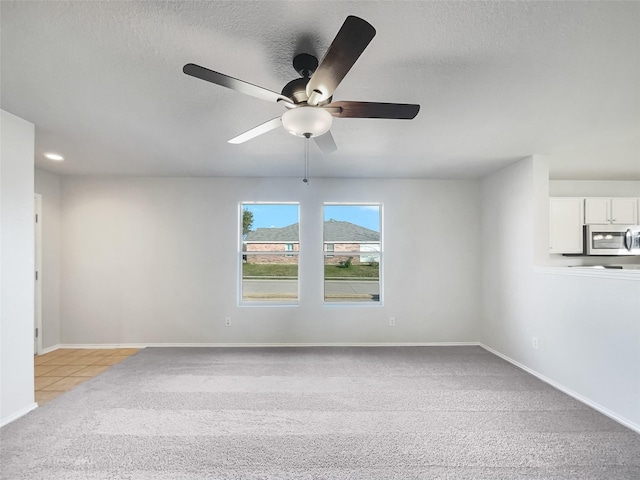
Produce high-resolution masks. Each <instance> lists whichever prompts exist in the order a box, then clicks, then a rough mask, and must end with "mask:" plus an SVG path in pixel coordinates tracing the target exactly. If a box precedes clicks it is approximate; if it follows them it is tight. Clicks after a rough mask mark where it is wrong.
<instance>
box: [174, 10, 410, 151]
mask: <svg viewBox="0 0 640 480" xmlns="http://www.w3.org/2000/svg"><path fill="white" fill-rule="evenodd" d="M375 34H376V30H375V28H373V26H372V25H371V24H369V23H368V22H367V21H365V20H363V19H361V18H359V17H355V16H352V15H350V16H348V17H347V19H346V20H345V21H344V23H343V24H342V27H341V28H340V30H339V31H338V34H337V35H336V37H335V38H334V39H333V42H332V43H331V45H330V46H329V49H328V50H327V52H326V53H325V55H324V57H323V59H322V60H321V61H320V62H318V59H317V58H316V57H314V56H313V55H309V54H306V53H302V54H299V55H296V57H295V58H294V59H293V67H294V69H295V70H296V71H297V72H298V73H299V74H300V75H301V76H302V78H296V79H294V80H292V81H290V82H289V83H287V84H286V85H285V86H284V88H283V89H282V92H281V93H276V92H273V91H271V90H268V89H266V88H263V87H259V86H257V85H253V84H251V83H248V82H245V81H243V80H238V79H237V78H233V77H230V76H228V75H225V74H223V73H219V72H214V71H213V70H209V69H208V68H204V67H201V66H199V65H195V64H193V63H188V64H187V65H185V66H184V67H183V69H182V71H183V72H184V73H185V74H187V75H191V76H192V77H196V78H199V79H201V80H205V81H207V82H211V83H215V84H216V85H220V86H222V87H227V88H230V89H232V90H235V91H237V92H240V93H244V94H246V95H251V96H253V97H256V98H260V99H262V100H266V101H269V102H276V103H281V104H283V105H284V106H285V107H286V108H287V111H286V112H285V113H284V114H283V115H282V117H277V118H274V119H272V120H269V121H268V122H265V123H263V124H261V125H258V126H257V127H254V128H252V129H251V130H248V131H246V132H244V133H242V134H240V135H238V136H236V137H234V138H232V139H231V140H229V143H234V144H239V143H244V142H246V141H247V140H251V139H252V138H255V137H257V136H259V135H262V134H264V133H267V132H269V131H271V130H273V129H275V128H278V127H279V126H280V125H282V126H283V127H284V128H285V130H286V131H287V132H289V133H290V134H292V135H295V136H297V137H306V138H307V139H309V138H312V139H313V140H314V141H315V143H316V145H317V146H318V148H319V149H320V151H322V152H323V153H324V154H328V153H331V152H333V151H335V150H336V148H337V147H336V144H335V141H334V140H333V136H332V135H331V132H330V131H329V129H330V128H331V124H332V121H333V117H339V118H385V119H405V120H410V119H413V118H415V116H416V115H417V114H418V112H419V110H420V105H414V104H403V103H379V102H353V101H344V100H343V101H339V102H334V103H332V98H333V93H334V91H335V89H336V87H337V86H338V85H339V84H340V82H341V81H342V79H343V78H344V77H345V76H346V74H347V73H348V72H349V70H351V67H352V66H353V65H354V63H355V62H356V60H357V59H358V58H359V57H360V55H361V54H362V52H364V50H365V48H367V46H368V45H369V43H370V42H371V40H373V37H374V36H375Z"/></svg>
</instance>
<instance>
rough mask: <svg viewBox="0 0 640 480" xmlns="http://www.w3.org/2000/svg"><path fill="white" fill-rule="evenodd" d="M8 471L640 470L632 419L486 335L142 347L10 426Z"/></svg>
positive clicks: (84, 474) (454, 473)
mask: <svg viewBox="0 0 640 480" xmlns="http://www.w3.org/2000/svg"><path fill="white" fill-rule="evenodd" d="M0 435H1V461H2V464H1V470H0V473H1V478H2V479H6V480H9V479H10V480H13V479H47V480H49V479H65V480H69V479H175V480H180V479H194V480H195V479H225V480H227V479H229V480H230V479H251V480H266V479H287V480H293V479H295V480H302V479H305V480H308V479H327V480H329V479H355V480H365V479H366V480H377V479H380V480H385V479H403V480H404V479H439V478H442V479H473V480H479V479H580V480H587V479H603V480H605V479H606V480H615V479H640V435H638V434H636V433H634V432H632V431H631V430H628V429H626V428H624V427H622V426H621V425H619V424H617V423H616V422H614V421H612V420H610V419H608V418H606V417H605V416H603V415H601V414H599V413H597V412H595V411H593V410H592V409H590V408H588V407H586V406H584V405H583V404H581V403H579V402H577V401H576V400H574V399H572V398H570V397H568V396H566V395H564V394H562V393H560V392H558V391H557V390H555V389H553V388H551V387H549V386H548V385H546V384H544V383H542V382H541V381H539V380H537V379H536V378H534V377H532V376H531V375H529V374H527V373H525V372H523V371H521V370H519V369H517V368H516V367H514V366H512V365H510V364H509V363H507V362H505V361H503V360H502V359H500V358H498V357H496V356H495V355H492V354H491V353H489V352H486V351H485V350H483V349H481V348H480V347H399V348H389V347H381V348H246V349H223V348H219V349H214V348H148V349H145V350H141V351H140V352H139V353H138V354H136V355H134V356H133V357H130V358H129V359H127V360H125V361H124V362H122V363H121V364H119V365H116V366H114V367H113V368H111V369H110V370H108V371H107V372H106V373H104V374H102V375H100V376H98V377H96V378H94V379H92V380H90V381H89V382H86V383H84V384H82V385H80V386H79V387H78V388H76V389H75V390H73V391H71V392H69V393H66V394H64V395H62V396H60V397H58V398H57V399H55V400H53V401H51V402H49V403H48V404H45V405H44V406H42V407H40V408H38V409H37V410H35V411H33V412H31V413H29V414H28V415H27V416H25V417H23V418H21V419H19V420H17V421H15V422H14V423H12V424H9V425H8V426H6V427H4V428H3V429H2V430H1V431H0Z"/></svg>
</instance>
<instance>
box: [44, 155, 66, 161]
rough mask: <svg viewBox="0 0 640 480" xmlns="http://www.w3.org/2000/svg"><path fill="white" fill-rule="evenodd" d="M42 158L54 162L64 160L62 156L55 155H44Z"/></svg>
mask: <svg viewBox="0 0 640 480" xmlns="http://www.w3.org/2000/svg"><path fill="white" fill-rule="evenodd" d="M44 156H45V157H47V158H48V159H49V160H55V161H56V162H61V161H62V160H64V157H63V156H62V155H58V154H57V153H45V154H44Z"/></svg>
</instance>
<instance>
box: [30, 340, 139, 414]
mask: <svg viewBox="0 0 640 480" xmlns="http://www.w3.org/2000/svg"><path fill="white" fill-rule="evenodd" d="M137 351H138V349H137V348H99V349H86V348H59V349H58V350H54V351H53V352H51V353H46V354H44V355H38V356H36V357H35V389H36V402H37V403H38V405H43V404H45V403H47V402H48V401H50V400H53V399H54V398H56V397H57V396H58V395H62V394H63V393H64V392H68V391H69V390H71V389H72V388H74V387H76V386H77V385H80V384H81V383H82V382H86V381H87V380H89V379H90V378H93V377H95V376H96V375H100V374H101V373H102V372H104V371H105V370H107V369H108V368H109V367H110V366H112V365H115V364H116V363H120V362H121V361H122V360H124V359H125V358H127V357H129V356H131V355H134V354H135V353H136V352H137Z"/></svg>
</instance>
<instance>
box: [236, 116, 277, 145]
mask: <svg viewBox="0 0 640 480" xmlns="http://www.w3.org/2000/svg"><path fill="white" fill-rule="evenodd" d="M281 125H282V119H281V118H280V117H276V118H272V119H271V120H269V121H268V122H264V123H263V124H261V125H258V126H257V127H253V128H252V129H251V130H248V131H246V132H244V133H241V134H240V135H238V136H237V137H233V138H232V139H231V140H228V142H229V143H233V144H238V143H244V142H246V141H247V140H251V139H252V138H256V137H258V136H260V135H262V134H263V133H267V132H270V131H271V130H275V129H276V128H278V127H279V126H281Z"/></svg>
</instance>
